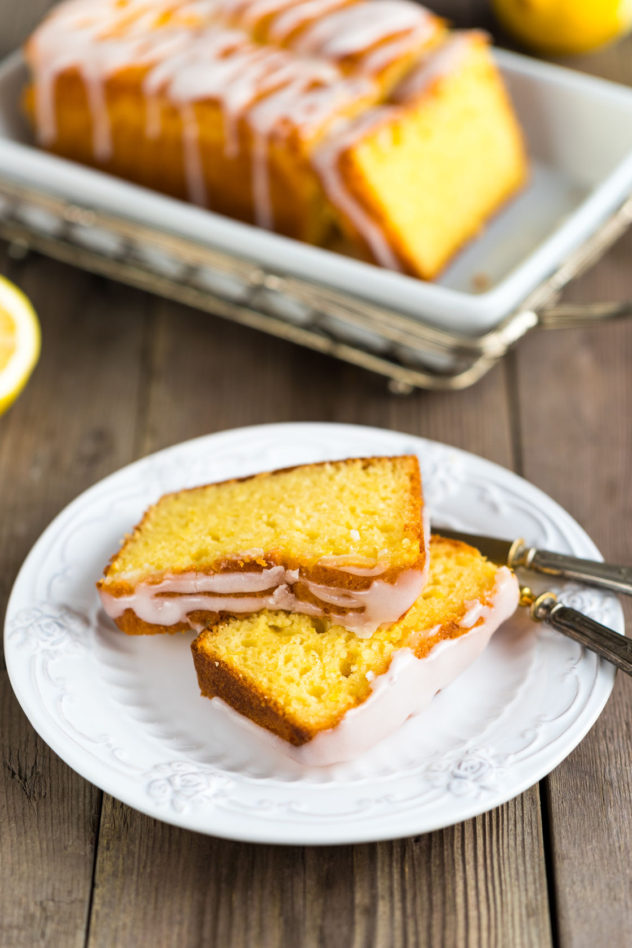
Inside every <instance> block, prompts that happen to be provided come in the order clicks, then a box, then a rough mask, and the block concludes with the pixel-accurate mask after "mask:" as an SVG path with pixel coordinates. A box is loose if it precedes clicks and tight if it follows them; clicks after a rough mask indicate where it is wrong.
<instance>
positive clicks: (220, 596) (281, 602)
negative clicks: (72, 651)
mask: <svg viewBox="0 0 632 948" xmlns="http://www.w3.org/2000/svg"><path fill="white" fill-rule="evenodd" d="M340 573H341V580H342V579H343V578H344V571H343V570H341V571H340ZM426 577H427V566H426V567H425V568H424V569H423V570H412V569H411V570H405V571H404V572H402V573H401V574H400V576H398V578H397V580H396V581H395V582H393V583H387V582H385V581H383V580H379V579H375V580H374V581H373V582H372V583H371V584H370V586H369V587H368V589H359V590H347V589H340V588H336V587H334V586H325V585H322V584H319V583H314V582H311V581H309V580H306V579H304V578H303V577H301V576H300V572H299V570H288V569H285V567H283V566H273V567H270V568H269V569H264V570H260V571H258V572H254V571H243V572H238V571H236V572H223V573H214V574H211V575H207V574H204V573H191V572H189V573H180V574H170V575H166V576H164V577H163V578H162V580H161V581H160V582H158V583H153V584H152V583H139V584H138V585H137V586H136V587H135V589H134V591H133V592H132V593H131V594H129V595H126V596H113V595H112V594H111V593H110V592H108V590H107V589H105V588H101V589H100V590H99V595H100V597H101V602H102V604H103V608H104V609H105V611H106V612H107V614H108V615H109V616H110V617H111V618H112V619H118V618H119V617H120V616H121V615H123V613H124V612H125V611H126V610H127V609H131V610H132V611H133V612H134V613H135V614H136V616H137V617H138V618H139V619H141V620H142V621H143V622H148V623H150V624H152V625H163V626H170V625H176V623H182V622H184V623H186V622H188V621H189V620H188V615H189V613H191V612H197V611H205V612H228V613H233V614H247V613H251V612H258V611H260V610H261V609H282V610H285V611H288V612H301V613H303V614H306V615H311V616H324V615H325V614H326V612H330V613H333V614H332V615H331V618H332V620H335V621H336V622H338V623H339V624H340V625H342V626H344V627H345V628H347V629H352V630H353V631H354V632H355V633H356V634H357V635H359V636H361V637H366V636H369V635H371V634H372V633H373V632H374V631H375V630H376V629H377V628H378V627H379V626H380V625H382V624H383V623H385V622H395V621H396V620H397V619H399V618H400V616H402V615H403V614H404V612H406V610H407V609H409V608H410V606H411V605H412V604H413V602H414V601H415V599H416V598H417V597H418V596H419V594H420V592H421V590H422V588H423V585H424V583H425V581H426ZM297 582H301V583H304V584H305V585H306V586H307V588H308V589H309V591H310V592H311V593H312V594H313V595H314V596H315V597H317V598H318V599H319V600H320V603H321V604H322V605H319V604H318V603H313V602H306V601H304V600H302V599H298V598H297V597H296V595H295V593H294V586H295V584H296V583H297ZM249 594H252V595H249ZM328 606H334V607H336V606H337V607H338V608H339V609H345V610H347V609H352V610H358V611H354V612H350V613H344V614H343V613H340V612H339V611H338V610H337V609H336V608H334V609H333V610H332V609H328V608H327V607H328Z"/></svg>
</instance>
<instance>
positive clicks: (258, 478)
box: [97, 456, 427, 635]
mask: <svg viewBox="0 0 632 948" xmlns="http://www.w3.org/2000/svg"><path fill="white" fill-rule="evenodd" d="M423 522H424V518H423V499H422V492H421V478H420V474H419V464H418V461H417V458H416V457H414V456H401V457H378V458H353V459H348V460H344V461H331V462H325V463H322V464H309V465H303V466H300V467H295V468H288V469H285V470H281V471H274V472H271V473H266V474H258V475H255V476H254V477H248V478H243V479H240V480H232V481H224V482H222V483H218V484H209V485H206V486H203V487H197V488H193V489H191V490H184V491H179V492H177V493H173V494H167V495H166V496H164V497H162V498H161V499H160V500H159V501H158V503H156V504H155V505H154V506H152V507H150V508H149V510H148V511H147V512H146V513H145V515H144V517H143V519H142V520H141V522H140V523H139V524H138V526H137V527H136V528H135V530H134V532H133V533H132V534H131V535H130V536H129V537H127V538H126V540H125V542H124V543H123V546H122V547H121V549H120V551H119V552H118V553H117V554H116V555H115V556H114V557H113V558H112V560H111V562H110V564H109V566H108V567H107V568H106V570H105V574H104V576H103V578H102V579H101V580H100V581H99V583H98V584H97V585H98V588H99V593H100V595H101V600H102V602H103V606H104V608H105V610H106V612H107V613H108V614H109V615H110V616H111V618H112V619H114V621H115V622H116V624H117V625H118V626H119V628H121V629H122V630H123V631H124V632H127V633H130V634H143V633H153V632H165V631H168V632H177V631H183V630H186V629H189V628H191V627H194V628H195V627H200V626H202V625H205V624H207V623H208V622H209V621H210V620H212V619H213V618H217V617H218V616H220V615H235V614H236V615H244V614H248V613H252V612H258V611H259V610H261V609H282V610H286V611H289V612H301V613H304V614H307V615H310V616H315V617H319V616H323V617H328V618H330V619H332V620H334V621H336V622H337V623H339V624H340V625H342V626H344V627H346V628H347V629H350V630H353V631H354V632H356V633H357V634H359V635H370V634H372V633H373V632H374V631H375V630H376V629H377V628H378V627H379V626H380V625H383V624H385V623H392V622H395V621H397V619H399V618H400V617H401V616H402V615H403V614H404V613H405V612H406V611H407V609H409V607H410V606H411V605H412V604H413V602H414V601H415V600H416V599H417V597H418V595H419V593H420V592H421V590H422V588H423V585H424V582H425V579H426V574H427V555H426V538H425V531H424V527H423Z"/></svg>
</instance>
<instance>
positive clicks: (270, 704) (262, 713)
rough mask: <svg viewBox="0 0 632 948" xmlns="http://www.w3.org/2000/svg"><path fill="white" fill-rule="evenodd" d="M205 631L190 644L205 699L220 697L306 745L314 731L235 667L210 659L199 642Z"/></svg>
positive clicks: (280, 734) (270, 728) (293, 741)
mask: <svg viewBox="0 0 632 948" xmlns="http://www.w3.org/2000/svg"><path fill="white" fill-rule="evenodd" d="M205 634H207V633H205V632H203V633H201V634H200V635H199V636H198V637H197V638H196V639H195V640H194V641H193V642H192V643H191V651H192V652H193V663H194V665H195V670H196V672H197V676H198V684H199V686H200V693H201V694H202V695H203V696H204V697H205V698H221V699H222V701H225V702H226V704H228V705H230V707H231V708H234V709H235V711H238V712H239V713H240V714H243V715H244V717H247V718H249V719H250V720H251V721H254V723H255V724H258V725H260V727H264V728H266V730H268V731H272V733H273V734H276V735H277V736H278V737H281V738H283V740H285V741H288V742H289V743H290V744H294V746H295V747H299V746H300V745H301V744H306V743H307V741H310V740H311V739H312V738H313V737H314V736H315V734H316V733H317V732H316V730H310V729H309V728H307V727H305V726H300V725H299V724H297V723H296V722H294V721H291V720H290V719H289V718H288V716H287V715H286V714H285V713H284V711H283V709H282V708H281V707H280V706H279V705H278V704H277V703H276V702H275V701H273V700H272V699H271V698H269V697H267V696H266V695H264V694H263V692H261V691H259V690H258V689H257V688H256V687H255V686H254V685H253V684H252V683H250V682H246V681H244V680H243V679H242V678H241V677H240V675H239V672H238V671H236V670H235V669H234V668H231V667H230V666H228V665H227V664H226V663H224V662H222V661H215V660H212V659H210V658H209V656H208V655H207V654H206V653H205V651H204V649H203V647H202V645H201V643H202V641H203V636H204V635H205Z"/></svg>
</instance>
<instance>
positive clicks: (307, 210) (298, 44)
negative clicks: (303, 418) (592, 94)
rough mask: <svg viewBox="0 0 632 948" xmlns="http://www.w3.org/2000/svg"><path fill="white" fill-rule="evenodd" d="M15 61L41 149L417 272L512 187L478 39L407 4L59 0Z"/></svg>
mask: <svg viewBox="0 0 632 948" xmlns="http://www.w3.org/2000/svg"><path fill="white" fill-rule="evenodd" d="M25 55H26V60H27V63H28V65H29V68H30V72H31V77H32V81H31V84H30V86H29V88H28V89H27V92H26V96H25V104H26V110H27V113H28V115H29V116H30V118H31V120H32V122H33V125H34V128H35V132H36V135H37V137H38V139H39V141H40V142H41V144H42V145H44V146H45V147H46V148H49V149H51V150H52V151H55V152H57V153H59V154H61V155H64V156H66V157H69V158H73V159H75V160H78V161H81V162H84V163H87V164H91V165H95V166H97V167H99V168H103V169H105V170H107V171H110V172H112V173H114V174H116V175H120V176H122V177H125V178H129V179H131V180H133V181H137V182H140V183H141V184H144V185H147V186H149V187H152V188H155V189H158V190H160V191H164V192H167V193H169V194H172V195H175V196H178V197H183V198H188V199H190V200H192V201H194V202H196V203H198V204H200V205H202V206H205V207H210V208H212V209H214V210H216V211H219V212H220V213H223V214H227V215H230V216H233V217H236V218H239V219H241V220H244V221H248V222H253V223H257V224H259V225H261V226H263V227H267V228H271V229H274V230H276V231H279V232H280V233H283V234H287V235H289V236H291V237H296V238H298V239H300V240H305V241H309V242H312V243H319V244H324V245H331V246H337V247H342V248H343V249H345V250H346V251H348V252H350V253H352V254H355V255H357V256H360V257H364V258H365V259H368V260H371V261H375V262H377V263H380V264H383V265H385V266H388V267H391V268H394V269H400V270H404V271H406V272H409V273H412V274H415V275H418V276H421V277H424V278H432V277H434V276H435V275H436V274H437V273H438V272H439V270H440V269H441V268H442V267H443V266H444V265H445V263H446V262H447V261H448V260H449V259H450V257H451V256H452V255H453V254H454V252H455V251H456V250H457V249H458V248H459V247H460V246H461V245H462V244H463V242H464V241H465V240H467V239H468V238H469V237H470V236H472V234H474V233H475V232H476V231H477V230H478V229H479V228H480V226H481V225H482V224H483V223H484V222H485V220H487V218H488V217H489V216H490V214H491V213H493V211H494V210H495V209H496V208H497V207H498V206H499V204H500V203H502V201H504V200H505V199H506V198H507V197H508V196H509V195H511V194H512V193H513V192H514V191H515V190H516V189H517V188H518V187H520V185H521V184H522V182H523V181H524V179H525V174H526V162H525V156H524V148H523V145H522V138H521V134H520V131H519V129H518V126H517V123H516V121H515V118H514V115H513V112H512V109H511V105H510V104H509V101H508V99H507V96H506V94H505V91H504V89H503V86H502V82H501V80H500V77H499V75H498V72H497V70H496V68H495V66H494V65H493V62H492V60H491V58H490V55H489V51H488V48H487V42H486V39H485V37H484V36H483V35H482V34H480V33H457V34H451V33H449V32H448V31H447V29H446V27H445V25H444V23H443V22H442V21H441V20H440V19H439V18H438V17H436V16H434V15H433V14H432V13H430V12H428V11H427V10H425V9H424V8H423V7H420V6H418V5H417V4H415V3H412V2H409V0H67V2H65V3H62V4H60V5H59V6H58V7H56V8H55V9H54V10H53V11H52V12H51V13H50V14H49V16H48V17H47V18H46V19H45V20H44V22H43V23H42V24H41V26H40V27H39V28H38V29H37V30H36V32H35V33H34V34H33V36H32V37H31V38H30V40H29V41H28V43H27V44H26V47H25Z"/></svg>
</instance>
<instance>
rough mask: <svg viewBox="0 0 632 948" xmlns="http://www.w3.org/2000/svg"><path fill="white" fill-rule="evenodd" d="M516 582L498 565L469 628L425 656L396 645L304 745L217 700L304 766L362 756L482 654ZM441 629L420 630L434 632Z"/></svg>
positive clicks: (514, 601) (466, 620)
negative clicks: (363, 688)
mask: <svg viewBox="0 0 632 948" xmlns="http://www.w3.org/2000/svg"><path fill="white" fill-rule="evenodd" d="M518 597H519V589H518V582H517V580H516V577H515V576H514V575H513V573H512V572H511V571H510V570H508V569H507V567H502V568H501V569H499V570H498V573H497V578H496V584H495V587H494V591H493V593H492V595H491V597H490V599H489V601H488V602H486V603H483V602H479V601H476V602H470V603H467V604H466V613H465V615H464V616H463V618H462V620H461V622H460V625H461V627H462V628H464V629H467V630H469V631H467V632H466V633H464V634H462V635H460V636H458V637H457V638H451V639H445V640H443V641H441V642H439V643H438V644H437V645H435V646H434V648H433V649H432V650H431V651H430V653H429V654H428V655H427V656H425V657H424V658H417V657H416V656H415V654H414V652H413V651H412V649H410V648H401V649H398V650H397V652H396V653H395V654H394V656H393V658H392V660H391V663H390V666H389V668H388V670H387V671H386V672H385V673H384V674H383V675H377V676H376V677H374V678H373V679H372V680H371V694H370V695H369V697H368V698H367V699H366V701H364V702H363V703H362V704H360V705H358V706H357V707H355V708H352V709H351V710H350V711H348V712H347V713H346V714H345V716H344V717H343V718H342V720H341V721H340V723H339V724H338V725H337V726H336V727H334V728H331V729H330V730H328V731H321V732H320V733H319V734H318V735H317V736H316V737H314V738H313V739H312V740H311V741H308V742H307V743H306V744H303V745H301V746H300V747H294V746H293V745H292V744H289V743H288V742H287V741H284V740H282V739H281V738H280V737H277V736H276V735H274V734H271V733H270V732H269V731H267V730H265V729H264V728H262V727H260V726H259V725H257V724H255V723H254V722H253V721H250V720H249V719H247V718H244V717H242V716H241V715H240V714H238V713H237V712H236V711H234V710H233V709H232V708H231V707H229V706H228V705H227V704H225V703H224V702H223V701H222V700H221V699H220V698H213V699H212V700H213V703H214V704H215V705H216V706H218V707H221V708H222V709H223V710H224V712H225V713H227V714H229V715H230V717H231V718H232V719H233V720H234V721H235V722H239V723H240V724H241V726H242V727H245V728H247V729H248V730H250V731H251V732H252V733H253V734H256V735H257V737H258V739H259V740H261V741H263V742H266V741H267V742H268V745H269V746H272V747H275V748H277V749H278V750H280V751H281V752H282V753H284V754H286V755H289V756H290V757H292V758H294V760H296V761H298V762H299V763H301V764H304V765H305V766H320V767H322V766H327V765H329V764H334V763H338V762H341V761H345V760H351V759H352V758H354V757H358V756H359V755H360V754H362V753H364V751H366V750H368V749H369V748H370V747H372V746H373V745H374V744H377V743H378V741H381V740H383V739H384V738H385V737H387V736H388V735H389V734H392V733H393V732H394V731H396V730H397V728H399V727H401V725H402V724H403V723H404V721H406V720H407V718H409V717H411V716H412V715H415V714H419V713H420V712H422V711H424V710H425V709H426V708H427V707H428V705H429V704H430V702H431V701H432V699H433V697H434V696H435V695H436V693H437V692H438V691H440V690H441V689H442V688H445V687H447V685H449V684H450V683H451V682H452V681H454V679H455V678H457V676H458V675H460V674H461V673H462V672H463V671H465V669H466V668H467V667H468V666H469V665H471V664H472V662H474V661H475V660H476V659H477V658H478V656H479V655H480V654H481V652H482V651H483V649H484V648H485V646H486V645H487V643H488V642H489V640H490V638H491V636H492V635H493V633H494V632H495V631H496V629H497V628H498V627H499V626H500V625H501V624H502V623H503V622H504V621H505V620H506V619H508V618H509V617H510V616H511V615H513V613H514V612H515V610H516V608H517V606H518ZM436 631H437V630H436V629H427V630H421V631H420V633H419V635H420V637H431V636H432V635H433V634H434V633H435V632H436Z"/></svg>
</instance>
